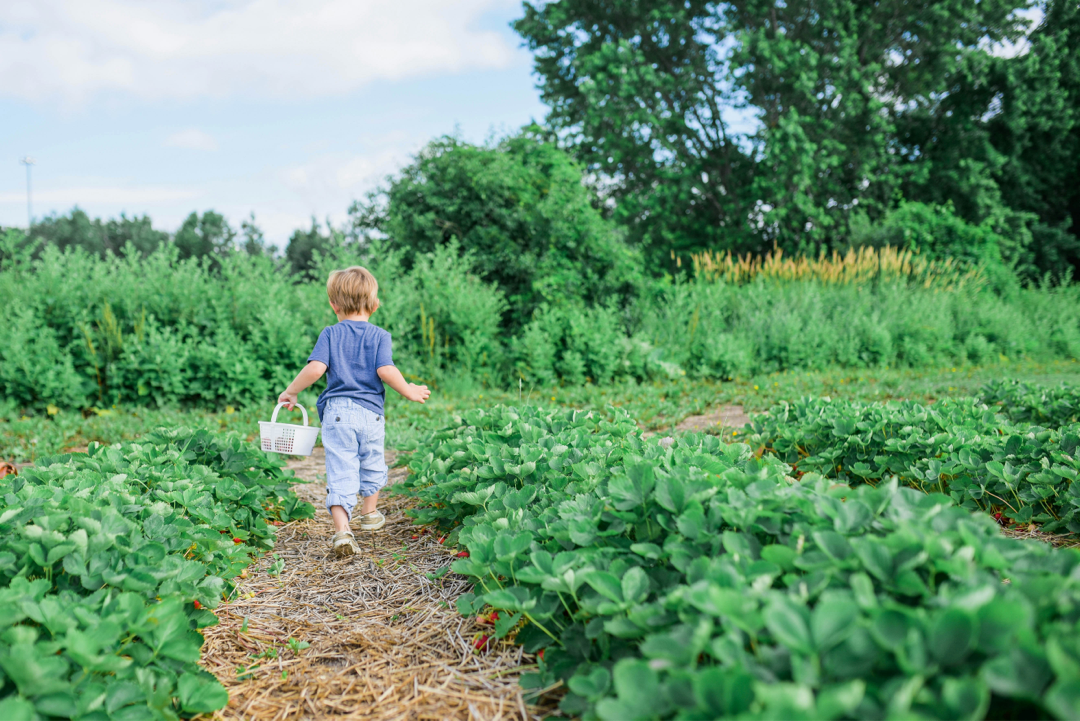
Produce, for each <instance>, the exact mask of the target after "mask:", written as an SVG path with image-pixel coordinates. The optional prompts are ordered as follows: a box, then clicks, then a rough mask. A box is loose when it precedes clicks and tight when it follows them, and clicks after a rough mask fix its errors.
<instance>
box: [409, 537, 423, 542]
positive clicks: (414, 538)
mask: <svg viewBox="0 0 1080 721" xmlns="http://www.w3.org/2000/svg"><path fill="white" fill-rule="evenodd" d="M409 538H411V539H412V540H414V541H415V540H416V539H417V538H420V536H409Z"/></svg>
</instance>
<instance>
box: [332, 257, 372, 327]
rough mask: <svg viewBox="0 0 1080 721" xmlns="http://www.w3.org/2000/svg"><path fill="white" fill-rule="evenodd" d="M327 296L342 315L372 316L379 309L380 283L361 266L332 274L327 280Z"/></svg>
mask: <svg viewBox="0 0 1080 721" xmlns="http://www.w3.org/2000/svg"><path fill="white" fill-rule="evenodd" d="M326 294H327V295H328V296H330V302H331V303H333V304H334V306H335V307H336V308H337V310H338V312H339V313H341V314H342V315H353V314H354V313H369V314H370V313H374V312H375V311H376V309H378V307H379V283H378V281H376V280H375V276H373V275H372V274H371V273H370V272H369V271H368V269H367V268H362V267H360V266H359V265H354V266H352V267H351V268H346V269H345V270H335V271H334V272H333V273H331V274H330V277H329V278H327V280H326Z"/></svg>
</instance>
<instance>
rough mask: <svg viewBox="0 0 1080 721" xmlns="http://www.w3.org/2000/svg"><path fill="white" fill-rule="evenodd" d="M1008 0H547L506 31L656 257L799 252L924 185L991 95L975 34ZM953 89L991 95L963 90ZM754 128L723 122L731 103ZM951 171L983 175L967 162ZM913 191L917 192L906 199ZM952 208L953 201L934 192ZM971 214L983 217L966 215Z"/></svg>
mask: <svg viewBox="0 0 1080 721" xmlns="http://www.w3.org/2000/svg"><path fill="white" fill-rule="evenodd" d="M1024 6H1025V3H1024V2H1023V0H918V1H916V2H900V0H887V1H884V2H876V3H859V2H853V1H852V0H831V1H828V2H820V0H787V1H786V2H776V1H775V0H743V1H740V2H729V3H715V2H707V1H706V0H688V1H687V2H680V3H669V2H663V1H662V0H562V1H561V2H550V3H541V2H535V3H531V2H527V3H526V4H525V16H524V17H523V18H522V19H521V20H519V21H518V22H517V23H515V27H516V29H517V30H518V32H519V33H520V34H521V35H522V36H523V37H524V38H525V40H526V42H527V44H528V45H529V47H530V48H532V49H533V50H534V51H535V53H536V60H535V67H536V71H537V74H538V75H539V76H540V81H541V84H540V88H541V92H542V95H543V98H544V100H545V102H547V103H548V104H549V105H550V107H551V114H550V118H549V119H550V122H551V123H552V124H553V125H554V126H555V127H556V128H557V129H558V130H559V131H560V132H561V133H562V137H564V138H565V141H566V142H567V143H568V144H569V145H570V146H572V147H573V148H574V149H575V151H576V152H577V153H578V155H579V157H581V158H582V159H583V160H584V161H585V162H586V163H587V166H588V168H589V169H590V170H594V171H598V172H600V173H603V174H604V175H605V176H608V177H610V178H611V180H612V186H611V192H612V193H613V195H614V196H615V197H616V198H617V199H618V201H619V204H618V208H617V210H616V214H617V216H618V217H620V218H621V219H622V220H624V221H626V222H628V223H630V224H631V225H632V227H633V228H634V229H635V231H636V234H637V235H638V236H639V237H641V238H642V239H643V240H644V241H645V243H646V244H647V246H648V247H649V248H650V249H651V251H652V253H653V256H654V257H663V256H666V255H667V254H668V252H669V251H670V250H676V251H689V250H695V249H699V248H703V247H711V248H714V249H717V248H718V249H725V248H732V249H736V250H741V251H746V250H750V251H760V250H763V249H765V248H767V247H769V246H771V245H772V244H773V243H774V242H775V243H778V244H779V245H780V246H781V247H783V248H784V249H786V250H788V251H800V250H812V249H813V248H815V247H819V246H822V245H829V244H833V245H836V244H839V243H841V242H843V241H844V240H845V239H846V233H847V227H848V222H847V216H848V215H849V214H850V213H851V212H852V211H853V210H854V209H856V208H859V209H861V210H862V211H863V212H866V213H868V214H869V216H870V217H871V218H878V217H881V216H882V215H883V214H884V213H885V212H887V210H888V209H889V207H890V206H891V205H892V203H893V200H894V198H895V197H896V193H897V191H898V190H902V189H905V188H906V189H907V190H909V191H910V190H911V189H918V188H925V187H926V184H927V183H929V182H930V181H931V176H930V174H929V173H928V172H927V171H928V170H929V169H930V168H929V164H928V163H927V162H926V161H925V157H926V153H927V147H928V145H929V146H933V145H935V144H936V143H937V141H938V138H940V137H949V138H952V137H956V136H965V143H964V144H963V145H962V146H961V147H964V148H970V147H971V146H972V145H974V144H975V143H977V142H983V145H984V149H986V146H985V142H984V141H983V140H982V139H980V137H979V136H978V133H974V135H975V136H976V137H966V136H967V135H972V133H971V132H970V129H969V126H971V125H972V123H973V122H976V123H977V121H978V120H979V118H980V117H981V115H982V114H983V113H985V111H986V108H987V106H988V104H989V102H990V100H991V99H992V96H993V92H992V91H988V90H987V89H986V88H983V85H984V84H979V83H970V82H968V81H969V80H970V79H972V78H976V79H979V78H982V77H983V76H984V75H985V73H986V67H987V66H988V65H989V64H991V62H992V57H991V55H990V53H989V51H988V49H987V44H988V43H990V44H992V43H995V42H999V41H1004V40H1016V39H1017V38H1019V37H1020V35H1021V33H1022V31H1023V29H1024V25H1023V22H1022V21H1021V20H1019V19H1018V18H1017V17H1016V15H1015V14H1014V11H1015V10H1017V9H1018V8H1022V7H1024ZM965 83H967V84H969V85H971V84H976V85H979V87H980V88H983V90H984V93H985V92H989V95H984V96H981V97H974V96H971V95H967V96H964V95H962V94H959V91H961V90H962V89H964V87H965ZM738 111H741V112H742V113H744V115H745V114H752V115H754V116H756V118H757V119H758V121H759V126H758V129H757V130H756V131H754V132H752V133H743V134H739V133H737V132H735V131H734V129H733V126H732V119H733V118H736V117H737V112H738ZM961 160H962V161H965V162H966V161H967V158H966V157H965V158H961V159H957V160H954V161H953V162H952V165H951V166H950V167H951V168H953V169H956V170H959V171H963V172H964V173H966V176H965V177H964V178H962V179H960V180H963V182H960V180H958V181H957V183H956V184H955V187H956V190H955V191H953V192H954V194H958V195H962V192H961V191H963V189H964V187H965V186H964V183H967V184H968V185H969V186H970V185H976V186H977V185H980V184H986V183H989V184H991V185H993V178H992V171H993V170H995V167H993V166H990V165H988V164H987V163H985V162H983V164H982V165H980V164H979V163H980V162H982V161H980V160H978V159H977V158H976V159H975V160H973V161H972V162H969V163H968V164H967V165H965V164H964V163H962V162H960V161H961ZM914 199H921V198H914ZM948 200H954V201H955V202H954V205H955V206H956V207H957V208H958V209H959V210H960V212H961V213H964V212H965V211H966V210H967V208H966V203H967V200H968V199H967V198H966V197H956V198H953V197H944V198H939V199H936V200H934V202H937V203H944V202H946V201H948ZM967 219H968V220H971V221H973V222H976V223H979V222H981V221H982V220H983V218H982V217H978V215H977V213H975V212H972V213H971V214H970V216H969V217H967Z"/></svg>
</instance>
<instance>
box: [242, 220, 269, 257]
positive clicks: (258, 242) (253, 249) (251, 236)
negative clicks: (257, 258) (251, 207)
mask: <svg viewBox="0 0 1080 721" xmlns="http://www.w3.org/2000/svg"><path fill="white" fill-rule="evenodd" d="M240 234H241V235H242V236H243V238H244V241H243V243H241V246H240V247H241V248H242V249H243V251H244V252H245V253H247V254H248V255H270V254H272V253H273V252H274V251H273V249H272V248H271V247H269V246H267V245H266V237H265V236H264V235H263V231H262V228H260V227H259V226H258V225H256V224H255V213H252V214H251V217H249V218H248V219H247V220H243V221H241V222H240Z"/></svg>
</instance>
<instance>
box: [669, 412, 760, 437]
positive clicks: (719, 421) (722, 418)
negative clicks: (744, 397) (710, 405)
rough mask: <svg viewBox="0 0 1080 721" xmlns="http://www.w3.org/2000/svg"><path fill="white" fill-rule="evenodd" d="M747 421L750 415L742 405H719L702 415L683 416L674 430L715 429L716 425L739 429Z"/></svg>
mask: <svg viewBox="0 0 1080 721" xmlns="http://www.w3.org/2000/svg"><path fill="white" fill-rule="evenodd" d="M749 422H750V416H748V415H746V412H745V411H744V410H743V407H742V406H721V407H720V408H717V409H716V410H715V411H712V412H711V413H706V414H705V415H702V416H689V417H687V418H684V419H683V420H682V422H681V423H679V425H677V426H675V430H676V431H680V432H684V433H685V432H687V431H707V430H709V429H713V430H715V429H716V427H717V426H725V427H727V428H740V429H741V428H742V427H743V426H745V425H746V424H747V423H749Z"/></svg>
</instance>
